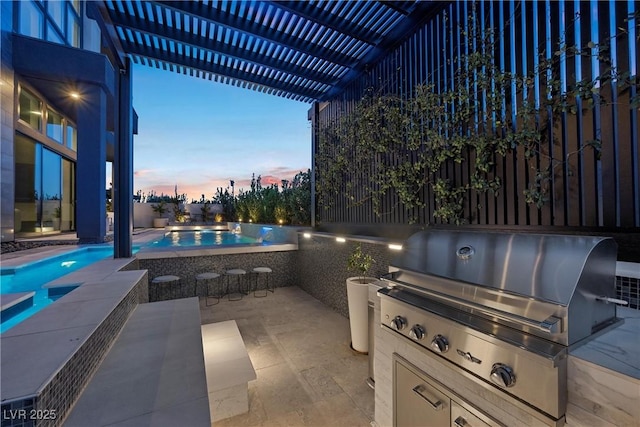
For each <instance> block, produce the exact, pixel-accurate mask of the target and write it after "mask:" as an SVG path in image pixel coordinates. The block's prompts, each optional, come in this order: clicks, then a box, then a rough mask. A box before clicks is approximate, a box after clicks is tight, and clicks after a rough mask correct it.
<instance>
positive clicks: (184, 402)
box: [64, 298, 211, 427]
mask: <svg viewBox="0 0 640 427" xmlns="http://www.w3.org/2000/svg"><path fill="white" fill-rule="evenodd" d="M208 402H209V400H208V395H207V383H206V376H205V365H204V357H203V346H202V337H201V331H200V307H199V304H198V299H197V298H185V299H178V300H170V301H161V302H154V303H147V304H140V305H138V307H137V308H136V309H135V311H134V312H133V313H132V314H131V316H130V317H129V319H128V320H127V323H126V324H125V326H124V327H123V329H122V332H121V333H120V336H119V337H118V338H117V340H116V341H115V343H114V344H113V347H112V348H111V350H110V351H109V353H107V355H106V357H105V359H104V360H103V362H102V364H101V365H100V367H99V368H98V370H97V371H96V374H95V375H94V377H93V378H92V379H91V381H90V382H89V384H88V385H87V387H86V389H85V390H84V392H83V393H82V395H81V396H80V398H79V399H78V401H77V402H76V404H75V406H74V408H73V409H72V412H71V414H70V415H69V417H68V418H67V420H66V421H65V423H64V425H65V426H87V425H91V426H106V425H131V426H134V425H135V426H177V425H183V426H207V427H210V425H211V420H210V418H209V403H208Z"/></svg>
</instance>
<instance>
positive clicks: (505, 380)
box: [491, 363, 516, 387]
mask: <svg viewBox="0 0 640 427" xmlns="http://www.w3.org/2000/svg"><path fill="white" fill-rule="evenodd" d="M491 381H493V382H494V383H495V384H497V385H499V386H500V387H513V386H514V385H515V384H516V376H515V374H514V373H513V369H511V367H509V366H507V365H505V364H503V363H494V364H493V368H491Z"/></svg>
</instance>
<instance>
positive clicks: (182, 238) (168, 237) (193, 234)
mask: <svg viewBox="0 0 640 427" xmlns="http://www.w3.org/2000/svg"><path fill="white" fill-rule="evenodd" d="M251 244H253V245H255V244H263V243H262V241H259V240H258V239H254V238H252V237H247V236H243V235H241V234H236V233H232V232H230V231H218V230H195V231H170V232H168V233H167V234H165V236H164V238H162V239H160V240H156V241H154V242H151V243H150V244H149V245H147V247H151V248H167V247H184V246H233V245H251Z"/></svg>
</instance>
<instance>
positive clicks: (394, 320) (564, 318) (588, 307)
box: [379, 230, 618, 425]
mask: <svg viewBox="0 0 640 427" xmlns="http://www.w3.org/2000/svg"><path fill="white" fill-rule="evenodd" d="M616 256H617V246H616V244H615V242H614V241H613V240H612V239H609V238H601V237H589V236H561V235H525V234H507V233H481V232H452V231H441V230H435V231H424V232H419V233H417V234H415V235H413V236H411V237H410V238H409V239H408V240H407V241H406V242H405V244H404V245H403V252H402V254H401V255H400V256H399V257H398V258H396V259H395V260H394V261H393V263H392V264H391V267H390V271H392V273H390V274H389V275H386V276H385V277H383V280H385V281H386V282H387V285H388V286H387V288H385V289H381V290H380V291H379V295H380V296H381V316H382V317H381V321H382V325H383V326H385V327H387V328H389V329H391V330H393V331H395V332H397V333H398V334H400V335H402V336H403V337H405V338H406V339H410V340H412V341H413V342H415V343H417V344H419V345H420V346H422V347H423V348H424V349H425V351H427V353H426V354H429V355H430V357H434V355H437V357H441V358H443V359H446V360H447V361H449V362H451V363H453V364H455V365H456V366H458V367H459V368H460V369H462V370H464V371H465V372H467V373H470V374H472V376H475V377H476V378H478V379H479V380H481V381H480V382H481V383H483V384H486V387H487V388H489V389H492V390H495V391H496V392H499V393H504V394H505V396H509V398H513V399H516V400H517V401H519V402H523V403H525V404H526V405H527V406H530V407H532V408H533V409H534V410H535V411H534V412H539V413H541V414H543V415H544V416H545V417H549V418H550V419H551V421H550V425H554V423H555V422H557V421H558V420H561V419H562V418H563V417H564V414H565V412H566V403H567V402H566V400H567V384H566V383H567V378H566V374H567V362H566V359H567V354H568V346H569V345H572V344H574V343H577V342H579V341H581V340H584V339H587V338H589V337H590V336H592V335H593V334H594V333H595V332H597V331H599V330H601V329H603V328H605V327H607V326H609V325H611V324H614V323H616V322H617V321H618V319H617V318H616V307H615V304H609V303H607V301H608V300H607V299H610V298H615V265H616Z"/></svg>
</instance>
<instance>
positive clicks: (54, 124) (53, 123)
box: [47, 108, 63, 144]
mask: <svg viewBox="0 0 640 427" xmlns="http://www.w3.org/2000/svg"><path fill="white" fill-rule="evenodd" d="M47 136H48V137H49V138H51V139H53V140H55V141H58V142H59V143H60V144H62V143H63V140H62V116H61V115H60V114H58V113H56V112H55V111H53V110H51V109H49V108H47Z"/></svg>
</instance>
